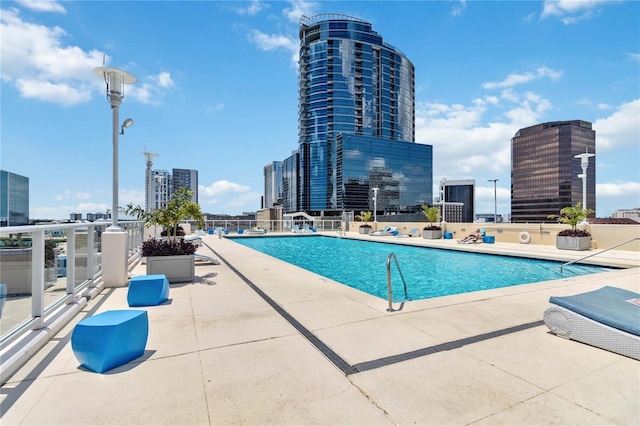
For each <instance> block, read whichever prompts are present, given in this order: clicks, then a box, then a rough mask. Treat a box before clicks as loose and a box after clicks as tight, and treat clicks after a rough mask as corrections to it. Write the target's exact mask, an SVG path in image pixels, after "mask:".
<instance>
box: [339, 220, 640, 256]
mask: <svg viewBox="0 0 640 426" xmlns="http://www.w3.org/2000/svg"><path fill="white" fill-rule="evenodd" d="M361 224H362V222H351V223H350V227H349V230H350V231H351V232H358V228H359V227H360V225H361ZM369 224H370V225H372V226H373V228H372V231H376V230H378V229H383V228H384V227H385V226H395V227H396V228H397V229H398V231H400V232H408V231H410V230H411V229H413V228H418V229H420V230H422V228H424V227H425V226H426V225H427V223H425V222H397V223H394V222H377V223H373V222H369ZM442 228H443V230H444V231H445V232H452V233H453V238H454V239H462V238H464V237H465V236H467V235H469V234H471V233H473V232H474V231H475V230H476V229H484V230H486V234H487V235H493V236H495V237H496V242H497V243H520V233H521V232H522V231H526V232H528V233H529V235H530V239H531V241H530V243H529V244H538V245H549V246H554V247H555V245H556V236H557V235H558V232H560V231H562V230H564V229H568V225H564V224H559V223H557V224H556V223H545V224H539V223H528V224H526V223H497V224H493V223H449V222H447V223H445V224H443V225H442ZM578 228H579V229H585V227H582V226H579V227H578ZM586 230H587V231H589V232H590V233H591V248H594V249H605V248H609V247H612V246H614V245H616V244H619V243H622V242H624V241H627V240H630V239H632V238H640V224H638V225H587V226H586ZM616 250H627V251H638V252H640V240H635V241H632V242H630V243H627V244H625V245H622V246H620V247H618V248H616Z"/></svg>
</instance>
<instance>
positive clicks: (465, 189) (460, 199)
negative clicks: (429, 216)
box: [440, 179, 476, 223]
mask: <svg viewBox="0 0 640 426" xmlns="http://www.w3.org/2000/svg"><path fill="white" fill-rule="evenodd" d="M440 191H441V194H442V195H443V196H444V200H445V201H446V202H447V203H462V204H463V205H462V208H461V209H460V212H459V215H458V214H456V215H453V214H451V215H450V214H449V211H448V210H447V212H446V217H445V218H446V220H447V222H466V223H473V222H474V220H475V211H476V209H475V181H474V180H471V179H467V180H462V181H454V180H443V181H441V182H440Z"/></svg>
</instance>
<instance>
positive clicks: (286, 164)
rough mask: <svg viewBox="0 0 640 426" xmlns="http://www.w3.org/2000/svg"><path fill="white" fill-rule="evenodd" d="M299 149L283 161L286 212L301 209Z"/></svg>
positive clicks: (283, 188)
mask: <svg viewBox="0 0 640 426" xmlns="http://www.w3.org/2000/svg"><path fill="white" fill-rule="evenodd" d="M298 162H299V155H298V151H294V152H293V153H292V154H291V156H290V157H288V158H286V159H285V160H284V161H283V162H282V208H283V210H284V211H286V212H297V211H299V206H298V191H299V189H298V188H299V185H298V182H299V181H300V180H299V175H298Z"/></svg>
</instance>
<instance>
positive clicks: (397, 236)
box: [394, 228, 420, 238]
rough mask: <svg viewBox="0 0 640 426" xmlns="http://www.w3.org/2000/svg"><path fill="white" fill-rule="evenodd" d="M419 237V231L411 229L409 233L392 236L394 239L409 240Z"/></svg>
mask: <svg viewBox="0 0 640 426" xmlns="http://www.w3.org/2000/svg"><path fill="white" fill-rule="evenodd" d="M419 236H420V230H419V229H418V228H413V229H412V230H411V231H409V232H401V233H399V234H397V235H394V237H396V238H410V237H419Z"/></svg>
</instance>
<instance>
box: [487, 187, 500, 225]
mask: <svg viewBox="0 0 640 426" xmlns="http://www.w3.org/2000/svg"><path fill="white" fill-rule="evenodd" d="M499 180H500V179H489V180H488V181H487V182H493V223H498V189H497V186H496V182H498V181H499Z"/></svg>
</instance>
